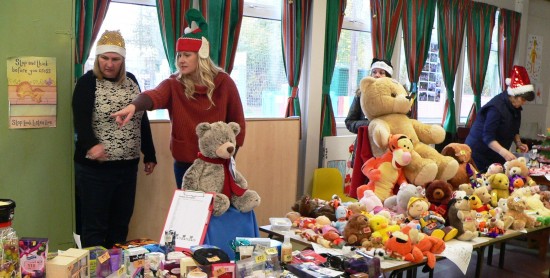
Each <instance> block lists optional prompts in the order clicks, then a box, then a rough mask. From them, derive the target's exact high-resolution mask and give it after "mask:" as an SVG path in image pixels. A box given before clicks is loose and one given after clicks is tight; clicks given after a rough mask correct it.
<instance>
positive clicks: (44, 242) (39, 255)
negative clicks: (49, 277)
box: [19, 237, 48, 278]
mask: <svg viewBox="0 0 550 278" xmlns="http://www.w3.org/2000/svg"><path fill="white" fill-rule="evenodd" d="M47 258H48V239H47V238H34V237H22V238H20V239H19V260H20V265H21V276H23V277H32V278H38V277H45V276H46V272H45V271H46V262H47Z"/></svg>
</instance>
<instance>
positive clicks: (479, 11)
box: [466, 2, 497, 127]
mask: <svg viewBox="0 0 550 278" xmlns="http://www.w3.org/2000/svg"><path fill="white" fill-rule="evenodd" d="M496 11H497V7H495V6H493V5H489V4H485V3H479V2H474V3H473V5H472V9H471V10H470V13H469V16H468V22H467V29H468V31H467V39H468V52H467V55H468V66H469V68H470V81H471V84H472V90H473V92H474V103H473V104H472V108H471V109H470V113H469V114H468V119H467V120H466V127H471V126H472V124H473V123H474V120H475V118H476V115H477V112H478V111H479V109H481V93H482V91H483V85H484V83H485V74H486V73H487V65H488V63H489V54H490V52H491V38H492V36H493V27H494V26H495V14H496Z"/></svg>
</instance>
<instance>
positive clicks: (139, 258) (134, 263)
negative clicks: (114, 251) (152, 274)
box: [123, 247, 149, 277]
mask: <svg viewBox="0 0 550 278" xmlns="http://www.w3.org/2000/svg"><path fill="white" fill-rule="evenodd" d="M146 253H149V251H148V250H147V249H145V248H143V247H134V248H128V249H126V250H124V251H123V254H124V266H125V268H126V275H130V277H133V275H134V274H135V273H137V272H139V271H140V270H141V269H142V268H143V267H144V265H145V254H146Z"/></svg>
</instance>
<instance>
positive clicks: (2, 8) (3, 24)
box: [0, 0, 550, 249]
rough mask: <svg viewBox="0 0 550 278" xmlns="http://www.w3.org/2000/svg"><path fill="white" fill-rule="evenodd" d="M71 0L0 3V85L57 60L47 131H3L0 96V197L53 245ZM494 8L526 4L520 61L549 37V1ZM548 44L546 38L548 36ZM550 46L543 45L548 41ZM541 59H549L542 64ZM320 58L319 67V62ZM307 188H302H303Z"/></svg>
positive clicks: (531, 114)
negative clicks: (12, 66)
mask: <svg viewBox="0 0 550 278" xmlns="http://www.w3.org/2000/svg"><path fill="white" fill-rule="evenodd" d="M326 1H327V0H316V1H314V3H313V9H312V11H313V15H312V30H313V31H312V32H311V33H312V34H311V36H310V37H309V41H308V42H307V44H308V45H323V44H324V38H323V36H322V34H323V33H324V28H322V27H319V26H320V25H321V23H322V24H324V20H325V16H324V12H325V9H326ZM73 2H74V1H69V0H48V1H36V0H34V1H33V0H3V1H0V38H1V44H0V60H2V61H3V62H2V65H0V88H2V91H3V92H5V91H6V86H7V82H6V78H5V76H6V66H5V65H6V62H5V61H6V60H7V58H8V57H12V56H27V55H28V56H44V57H55V58H56V59H57V73H58V74H57V84H58V106H57V127H55V128H47V129H27V130H10V129H8V118H9V117H8V107H9V106H8V102H7V98H6V97H5V95H6V94H2V97H0V107H1V109H0V153H1V154H2V158H0V198H11V199H14V200H15V201H16V202H17V208H16V219H15V222H14V227H15V228H16V230H17V231H18V234H19V235H20V236H44V237H48V238H50V243H51V246H52V248H54V249H57V248H65V247H68V246H70V245H71V244H72V237H71V232H72V230H73V227H72V226H73V224H72V223H73V220H72V218H73V213H72V212H73V186H72V184H73V182H72V180H73V172H72V149H73V133H72V120H71V109H70V101H71V95H72V88H73V83H72V82H73V81H72V74H71V73H72V68H73V64H72V58H73V51H72V49H73V45H72V44H73V41H72V39H71V36H72V34H73V29H74V28H73V25H74V23H73V20H74V19H73V5H74V3H73ZM480 2H486V3H490V4H493V5H495V6H498V7H503V8H507V9H514V10H515V9H516V8H517V7H518V6H519V7H521V8H522V9H524V11H523V17H522V18H523V19H522V30H524V31H523V32H522V34H521V36H523V39H521V38H520V41H519V45H518V54H517V55H518V57H517V60H518V61H517V62H518V63H519V64H524V63H525V55H526V53H525V48H526V46H525V36H526V34H535V35H540V36H542V37H543V38H544V37H546V38H550V30H549V29H548V28H547V25H548V21H547V20H546V15H547V14H549V13H550V2H547V1H543V0H482V1H480ZM547 41H549V40H548V39H547ZM547 44H548V43H547ZM321 49H322V48H319V47H313V50H312V51H311V52H310V53H308V54H306V55H307V56H306V59H305V64H304V72H308V73H309V75H304V76H303V79H302V80H303V81H302V82H303V83H304V86H305V88H304V90H301V93H300V94H301V97H302V98H303V99H302V100H301V102H302V103H303V104H304V105H307V107H304V108H303V109H302V112H303V116H304V119H303V121H302V123H303V126H302V140H301V142H300V150H301V154H300V164H299V165H300V166H299V167H300V174H299V175H300V177H299V184H300V183H303V184H305V185H308V184H310V183H311V179H312V173H313V169H315V168H317V167H318V163H319V153H318V150H319V143H320V142H319V124H318V123H319V122H320V115H319V111H320V105H321V101H320V94H319V93H318V92H320V87H321V86H320V80H321V79H322V78H320V77H322V59H319V58H320V57H322V51H321ZM548 53H549V52H548V50H546V52H545V51H544V47H543V53H542V59H543V64H542V75H541V76H542V85H543V88H544V90H543V92H544V94H543V104H527V105H525V111H524V113H523V121H524V123H523V124H522V125H523V126H528V125H526V124H525V123H531V122H536V123H537V125H539V128H546V127H549V126H550V113H549V112H548V106H549V97H548V95H549V94H550V84H547V83H545V82H544V81H545V79H544V77H546V76H549V74H550V69H549V65H548V62H547V61H550V59H549V58H548V57H550V55H549V54H548ZM545 61H546V62H545ZM319 63H320V64H319ZM306 187H307V186H306Z"/></svg>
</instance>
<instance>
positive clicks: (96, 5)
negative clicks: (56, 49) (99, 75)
mask: <svg viewBox="0 0 550 278" xmlns="http://www.w3.org/2000/svg"><path fill="white" fill-rule="evenodd" d="M110 2H111V0H93V1H92V0H77V1H76V3H75V25H74V26H75V38H76V39H75V41H76V46H75V67H74V77H75V80H76V79H78V78H79V77H80V76H82V74H83V73H84V64H85V63H86V60H88V56H90V50H91V49H92V44H93V43H94V41H95V40H96V38H97V35H98V33H99V29H100V28H101V24H102V23H103V20H104V19H105V15H106V14H107V9H109V3H110Z"/></svg>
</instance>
